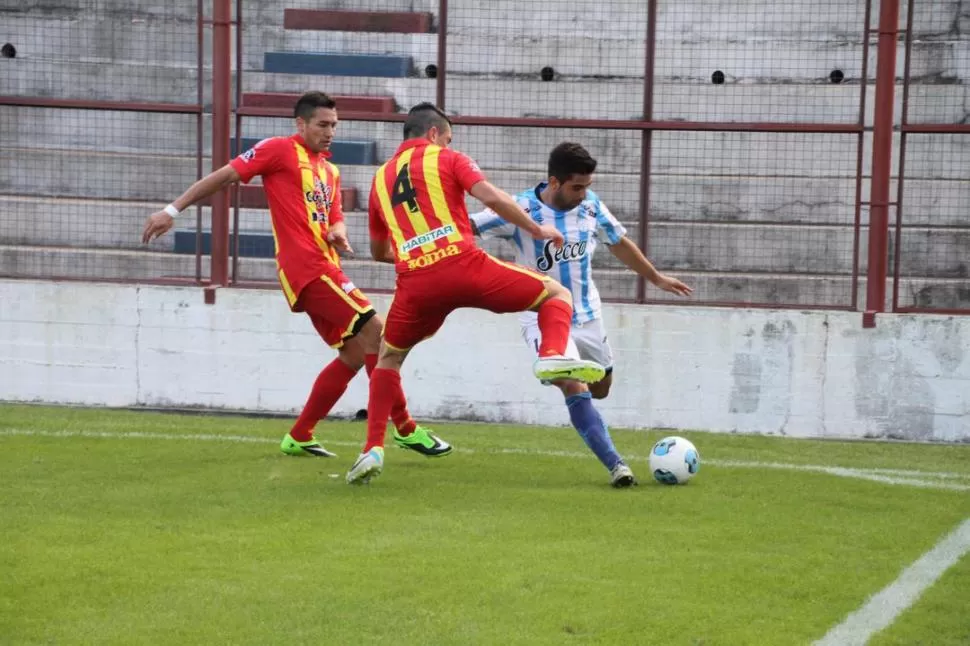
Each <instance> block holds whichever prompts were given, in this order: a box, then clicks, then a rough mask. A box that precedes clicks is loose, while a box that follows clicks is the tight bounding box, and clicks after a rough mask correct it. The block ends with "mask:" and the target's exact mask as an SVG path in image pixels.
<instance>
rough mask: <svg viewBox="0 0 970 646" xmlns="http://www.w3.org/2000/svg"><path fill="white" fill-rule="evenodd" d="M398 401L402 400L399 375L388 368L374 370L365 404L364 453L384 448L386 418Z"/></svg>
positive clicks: (402, 393) (402, 392) (402, 394)
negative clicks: (377, 447)
mask: <svg viewBox="0 0 970 646" xmlns="http://www.w3.org/2000/svg"><path fill="white" fill-rule="evenodd" d="M398 399H404V391H402V390H401V373H399V372H398V371H397V370H390V369H388V368H375V369H374V372H373V373H372V374H371V378H370V399H369V400H368V402H367V444H365V445H364V450H363V452H364V453H367V452H368V451H370V450H371V449H372V448H374V447H375V446H381V447H382V446H384V436H385V435H386V434H387V418H388V417H389V416H390V414H391V406H392V405H393V402H395V401H396V400H398Z"/></svg>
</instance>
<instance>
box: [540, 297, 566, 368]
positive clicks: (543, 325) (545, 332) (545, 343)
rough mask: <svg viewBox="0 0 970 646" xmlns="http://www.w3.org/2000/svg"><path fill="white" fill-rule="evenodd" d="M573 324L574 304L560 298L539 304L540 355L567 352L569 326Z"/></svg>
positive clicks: (545, 355) (546, 355)
mask: <svg viewBox="0 0 970 646" xmlns="http://www.w3.org/2000/svg"><path fill="white" fill-rule="evenodd" d="M572 324H573V306H572V305H570V304H569V303H567V302H566V301H564V300H562V299H559V298H550V299H549V300H547V301H546V302H545V303H543V304H542V305H540V306H539V333H540V334H541V335H542V342H541V343H540V344H539V356H540V357H548V356H550V355H557V354H558V355H564V354H566V344H567V343H568V342H569V328H570V327H572Z"/></svg>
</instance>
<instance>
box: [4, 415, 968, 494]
mask: <svg viewBox="0 0 970 646" xmlns="http://www.w3.org/2000/svg"><path fill="white" fill-rule="evenodd" d="M4 435H6V436H14V435H16V436H26V437H53V438H75V437H81V438H94V439H141V440H182V441H198V442H248V443H251V444H275V443H276V442H277V440H275V439H271V438H266V437H260V436H256V435H217V434H214V433H209V434H205V433H202V434H199V433H195V434H193V433H143V432H139V431H120V432H117V433H113V432H109V431H67V430H64V431H46V430H33V429H17V428H0V436H4ZM325 444H327V445H333V446H347V447H354V448H356V447H359V446H360V444H361V443H360V442H347V441H340V440H327V441H326V442H325ZM460 450H461V452H462V453H471V454H474V453H499V454H508V455H539V456H544V457H562V458H580V459H582V458H592V456H591V454H589V453H585V452H579V451H545V450H541V449H522V448H501V449H470V448H465V447H461V449H460ZM625 457H626V459H627V460H628V461H636V462H647V461H648V459H649V458H647V457H645V456H641V455H627V456H625ZM703 464H707V465H710V466H715V467H722V468H729V469H732V468H733V469H777V470H783V471H804V472H812V473H824V474H827V475H833V476H838V477H842V478H855V479H859V480H870V481H873V482H881V483H884V484H891V485H905V486H911V487H922V488H928V489H945V490H950V491H970V484H960V483H955V482H945V480H963V479H966V480H968V481H970V474H963V473H950V472H934V471H912V470H898V469H859V468H847V467H832V466H825V465H817V464H787V463H783V462H743V461H737V460H704V461H703Z"/></svg>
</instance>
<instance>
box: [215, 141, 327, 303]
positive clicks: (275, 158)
mask: <svg viewBox="0 0 970 646" xmlns="http://www.w3.org/2000/svg"><path fill="white" fill-rule="evenodd" d="M329 157H330V153H328V152H324V153H314V152H311V151H310V150H309V149H307V148H306V146H305V144H304V141H303V138H302V137H300V136H299V135H293V136H292V137H273V138H271V139H264V140H263V141H261V142H259V143H258V144H256V145H255V146H254V147H253V148H251V149H249V150H247V151H246V152H245V153H243V154H242V155H239V156H238V157H236V158H235V159H233V160H232V161H231V162H230V164H231V165H232V167H233V168H234V169H235V170H236V172H237V173H239V176H240V178H241V179H242V181H243V182H246V183H248V182H249V180H251V179H252V178H253V177H255V176H256V175H261V176H262V178H263V190H264V191H265V192H266V200H267V201H268V202H269V212H270V218H271V220H272V225H273V239H274V241H275V243H276V265H277V268H278V272H279V279H280V285H281V286H282V288H283V292H284V293H285V294H286V298H287V300H288V301H289V303H290V307H293V305H294V304H295V303H296V300H297V298H298V297H299V295H300V291H301V290H302V289H303V288H304V287H305V286H306V285H307V284H308V283H310V282H311V281H314V280H317V279H318V278H319V277H320V276H321V275H322V274H323V273H324V270H325V268H326V267H327V266H333V265H336V266H338V267H339V266H340V256H339V255H337V250H336V249H334V248H333V247H331V246H330V245H329V244H328V243H327V234H328V233H329V232H330V227H331V226H332V225H334V224H336V223H338V222H342V221H343V219H344V215H343V205H342V204H341V201H340V171H339V170H338V169H337V167H336V166H335V165H333V164H331V163H330V162H329V161H328V158H329Z"/></svg>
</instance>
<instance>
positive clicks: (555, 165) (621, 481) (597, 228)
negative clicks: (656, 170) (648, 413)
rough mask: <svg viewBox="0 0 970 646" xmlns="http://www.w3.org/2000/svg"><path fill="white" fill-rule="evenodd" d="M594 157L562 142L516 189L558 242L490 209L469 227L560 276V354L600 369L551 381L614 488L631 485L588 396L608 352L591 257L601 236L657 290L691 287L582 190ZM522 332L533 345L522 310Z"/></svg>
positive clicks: (531, 316)
mask: <svg viewBox="0 0 970 646" xmlns="http://www.w3.org/2000/svg"><path fill="white" fill-rule="evenodd" d="M595 170H596V160H595V159H593V158H592V157H591V156H590V154H589V152H587V150H586V149H585V148H583V147H582V146H581V145H579V144H576V143H569V142H565V143H561V144H559V145H558V146H556V147H555V148H553V150H552V152H551V153H550V155H549V177H548V179H547V180H546V181H544V182H540V183H539V184H538V185H537V186H535V187H533V188H530V189H528V190H526V191H523V192H522V193H520V194H519V195H517V196H516V201H517V202H518V203H519V206H521V207H522V208H523V210H525V211H526V213H528V214H529V215H530V216H531V217H532V219H533V220H535V221H536V222H537V223H539V224H554V225H555V226H556V228H557V229H559V232H560V233H562V235H563V237H564V238H565V243H564V244H563V246H562V247H561V248H559V249H557V248H556V247H555V246H554V245H553V244H552V243H551V242H549V241H545V240H534V239H533V238H531V237H530V236H529V235H527V234H525V233H523V232H522V231H521V230H520V229H519V228H518V227H516V226H515V225H513V224H510V223H509V222H506V221H505V220H503V219H502V218H501V216H499V215H498V214H497V213H494V212H493V211H491V210H486V211H482V212H480V213H475V214H473V215H472V216H471V220H472V226H473V228H474V230H475V234H476V235H478V236H479V237H481V238H492V237H495V238H502V239H505V240H509V241H511V242H512V244H513V246H514V248H515V261H516V262H517V263H519V264H520V265H523V266H525V267H528V268H530V269H537V270H538V271H541V272H543V273H546V274H548V275H549V276H551V277H553V278H555V279H556V280H558V281H559V282H560V283H562V284H563V285H564V286H565V287H566V289H568V290H570V291H571V292H572V295H573V326H572V330H571V338H570V341H569V347H568V349H567V356H569V357H572V358H582V359H589V360H591V361H595V362H597V363H599V364H600V365H602V366H603V367H605V368H606V377H604V378H603V380H602V381H600V382H597V383H594V384H590V385H589V386H587V385H586V384H583V383H581V382H578V381H574V380H561V381H557V382H555V384H554V385H556V386H557V387H558V388H559V389H560V390H561V391H562V393H563V395H564V396H565V398H566V406H567V407H568V408H569V417H570V420H571V421H572V423H573V426H575V427H576V430H577V431H578V432H579V435H580V436H581V437H582V438H583V440H584V441H585V442H586V445H587V446H588V447H589V448H590V449H591V450H592V451H593V453H595V454H596V457H597V458H599V460H600V462H602V463H603V465H604V466H605V467H606V468H607V469H609V471H610V482H611V484H613V486H615V487H628V486H630V485H633V484H636V478H635V477H634V475H633V472H632V471H631V470H630V468H629V467H628V466H627V465H626V464H625V463H624V462H623V460H622V458H621V457H620V455H619V453H617V451H616V447H615V446H614V445H613V440H612V439H611V438H610V434H609V430H608V428H607V427H606V424H605V423H604V422H603V418H602V416H601V415H600V413H599V411H598V410H596V407H595V406H594V405H593V402H592V400H593V399H603V398H605V397H606V396H607V395H608V394H609V392H610V386H611V385H612V384H613V351H612V350H611V349H610V344H609V342H608V341H607V335H606V331H605V330H604V328H603V322H602V318H601V309H602V307H601V303H600V296H599V291H598V290H597V289H596V283H594V282H593V277H592V258H593V252H594V251H595V250H596V247H597V245H598V244H599V243H600V242H602V243H603V244H605V245H607V248H608V249H609V250H610V252H611V253H612V254H613V255H614V256H616V257H617V258H618V259H619V260H620V261H621V262H622V263H623V264H624V265H626V266H627V267H629V268H630V269H631V270H633V271H634V272H636V273H637V274H639V275H641V276H643V277H644V278H645V279H647V280H648V281H650V282H651V283H652V284H654V285H656V286H657V287H659V288H660V289H662V290H664V291H667V292H671V293H673V294H677V295H680V296H687V295H689V294H690V293H691V288H690V287H688V286H687V285H685V284H684V283H682V282H681V281H679V280H677V279H676V278H674V277H672V276H667V275H665V274H662V273H660V272H659V271H657V269H656V268H655V267H654V266H653V264H651V262H650V261H649V260H647V258H646V257H645V256H644V255H643V253H642V252H641V251H640V249H639V248H638V247H637V245H636V244H635V243H634V242H633V241H632V240H630V239H629V238H628V237H627V236H626V229H625V228H624V227H623V225H622V224H621V223H620V221H619V220H617V219H616V217H614V215H613V214H612V213H610V210H609V209H608V208H606V205H605V204H603V202H602V201H601V200H600V198H599V196H597V195H596V193H594V192H593V191H591V190H589V187H590V185H591V184H592V182H593V173H594V171H595ZM520 322H521V324H522V336H523V338H524V339H525V341H526V343H527V344H528V347H529V348H530V350H532V351H533V352H535V353H537V352H538V347H539V341H540V337H539V326H538V322H537V320H536V315H535V313H533V312H526V313H524V314H522V315H521V318H520Z"/></svg>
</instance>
